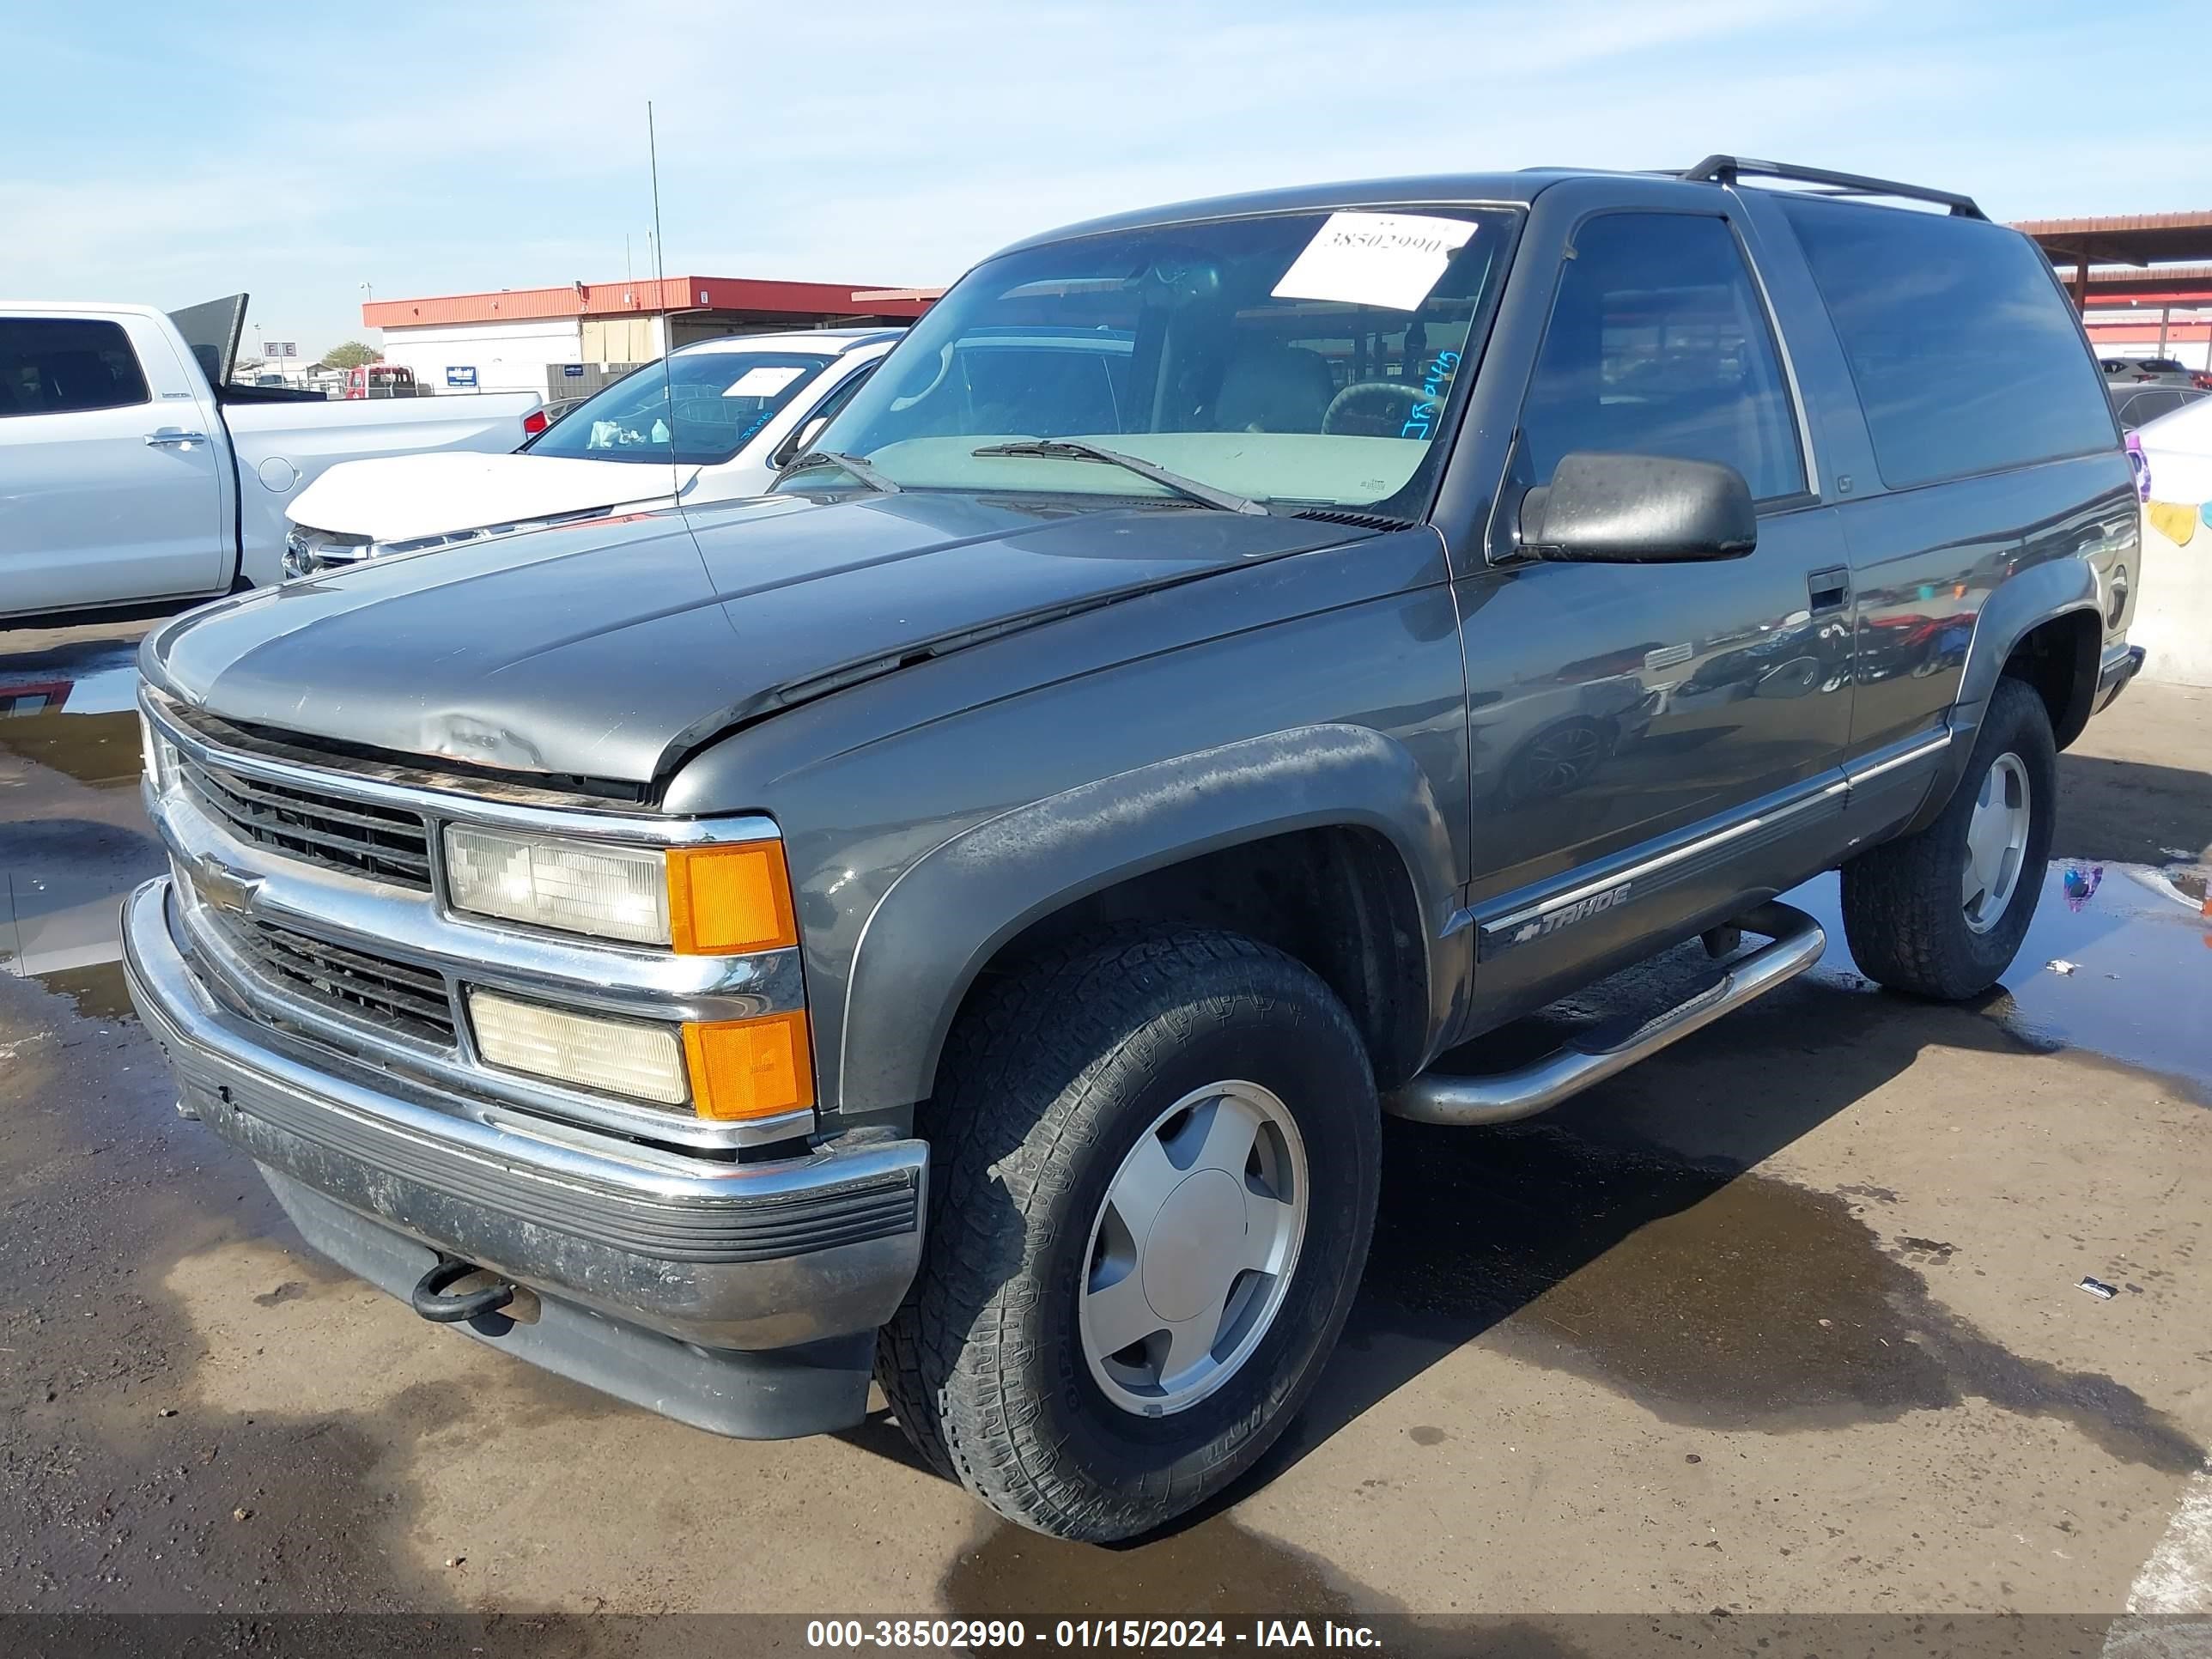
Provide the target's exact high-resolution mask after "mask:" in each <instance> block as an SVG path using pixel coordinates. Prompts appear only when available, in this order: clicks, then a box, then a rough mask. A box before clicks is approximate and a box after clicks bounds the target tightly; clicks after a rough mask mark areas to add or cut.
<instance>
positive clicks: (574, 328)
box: [384, 317, 583, 397]
mask: <svg viewBox="0 0 2212 1659" xmlns="http://www.w3.org/2000/svg"><path fill="white" fill-rule="evenodd" d="M384 360H385V361H386V362H390V363H404V364H405V365H406V366H407V367H408V368H411V369H413V370H414V371H415V383H416V385H417V386H421V387H422V389H423V390H424V391H426V392H436V393H437V394H438V395H439V396H440V397H444V396H447V395H448V394H449V393H450V394H458V393H459V392H460V391H462V390H463V388H461V387H459V386H452V385H450V384H449V383H448V381H447V371H448V370H450V369H454V368H473V369H474V370H476V374H477V384H476V389H477V391H479V392H537V393H538V395H539V396H540V397H543V396H544V395H545V370H546V368H547V367H548V366H549V365H550V364H554V363H575V362H582V361H583V331H582V328H581V326H580V324H579V322H578V319H575V318H574V317H567V318H554V319H532V320H529V321H518V322H512V323H441V324H438V325H433V326H429V327H423V328H392V327H386V329H385V330H384Z"/></svg>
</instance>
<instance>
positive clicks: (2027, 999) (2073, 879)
mask: <svg viewBox="0 0 2212 1659" xmlns="http://www.w3.org/2000/svg"><path fill="white" fill-rule="evenodd" d="M1784 897H1785V898H1786V899H1787V900H1788V901H1789V902H1790V903H1792V904H1795V905H1797V906H1798V907H1799V908H1802V909H1804V910H1807V911H1809V912H1810V913H1811V914H1812V915H1814V916H1817V917H1818V918H1820V925H1821V926H1822V927H1826V929H1827V930H1828V949H1827V952H1826V955H1825V956H1823V957H1821V958H1820V965H1819V966H1818V967H1816V968H1815V969H1814V970H1813V975H1812V976H1813V977H1814V978H1816V979H1818V980H1820V981H1824V982H1826V983H1827V984H1830V985H1836V986H1840V987H1844V988H1845V989H1849V990H1855V991H1863V992H1865V993H1866V994H1869V995H1877V996H1878V995H1880V994H1881V993H1880V992H1879V991H1877V990H1876V989H1875V987H1873V986H1872V985H1871V984H1869V982H1867V981H1865V980H1864V979H1863V978H1862V977H1861V976H1860V975H1859V973H1858V969H1857V963H1854V962H1852V960H1851V957H1850V946H1849V945H1847V944H1846V943H1845V942H1844V928H1843V921H1842V918H1841V915H1840V914H1839V912H1838V878H1836V877H1835V876H1833V875H1826V876H1822V877H1820V878H1819V879H1817V880H1814V881H1810V882H1808V883H1806V884H1804V885H1803V886H1802V887H1800V888H1798V889H1796V890H1795V891H1793V892H1790V893H1788V894H1785V895H1784ZM2207 903H2208V900H2207V896H2206V887H2205V875H2204V872H2203V871H2201V870H2196V869H2191V868H2188V867H2185V866H2176V867H2172V868H2168V869H2163V870H2161V869H2159V868H2157V867H2155V866H2149V865H2141V864H2123V863H2103V864H2100V863H2097V862H2095V861H2093V860H2080V859H2068V860H2056V861H2054V862H2053V863H2052V865H2051V869H2050V872H2049V873H2048V874H2047V875H2046V876H2045V880H2044V890H2043V896H2042V899H2041V901H2040V902H2039V904H2038V905H2037V907H2036V912H2035V921H2034V922H2033V924H2032V925H2031V926H2030V927H2029V928H2028V930H2027V939H2026V941H2025V942H2024V943H2023V944H2022V945H2021V949H2020V955H2019V956H2018V957H2016V958H2015V961H2014V963H2013V965H2012V968H2011V969H2010V970H2009V971H2008V973H2007V974H2006V975H2005V976H2004V979H2003V981H2002V985H2003V989H2002V992H2001V993H2000V994H1997V995H1996V998H1995V1000H1992V1001H1990V1002H1988V1003H1985V1004H1984V1005H1983V1006H1981V1007H1980V1009H1979V1011H1978V1012H1979V1013H1980V1014H1981V1015H1982V1017H1984V1018H1987V1019H1990V1020H1991V1021H1993V1022H1995V1023H1996V1024H1997V1025H1998V1026H2000V1027H2001V1028H2002V1030H2004V1031H2005V1032H2006V1033H2007V1034H2008V1036H2012V1037H2013V1038H2015V1040H2016V1041H2018V1042H2021V1043H2023V1044H2025V1045H2027V1047H2029V1048H2033V1049H2037V1050H2039V1051H2041V1052H2045V1053H2056V1052H2057V1051H2059V1050H2061V1049H2066V1048H2079V1049H2084V1050H2087V1052H2089V1053H2091V1054H2102V1055H2104V1056H2106V1058H2107V1059H2110V1060H2119V1061H2122V1062H2123V1063H2124V1064H2127V1065H2130V1066H2141V1067H2142V1068H2144V1069H2145V1070H2148V1071H2154V1072H2160V1073H2165V1074H2166V1075H2167V1076H2169V1077H2174V1078H2179V1079H2185V1080H2186V1081H2187V1082H2189V1083H2190V1084H2191V1085H2194V1087H2195V1088H2196V1090H2197V1094H2198V1096H2199V1097H2200V1098H2202V1099H2203V1100H2205V1101H2206V1102H2207V1103H2212V1030H2208V1028H2207V1026H2206V1024H2205V1021H2204V1018H2203V1010H2206V1009H2212V910H2208V909H2207V908H2206V906H2207ZM2053 961H2062V962H2069V963H2073V964H2074V969H2075V970H2074V972H2072V973H2070V974H2062V973H2058V972H2055V971H2053V970H2052V969H2051V968H2050V967H2049V966H2048V964H2049V963H2051V962H2053Z"/></svg>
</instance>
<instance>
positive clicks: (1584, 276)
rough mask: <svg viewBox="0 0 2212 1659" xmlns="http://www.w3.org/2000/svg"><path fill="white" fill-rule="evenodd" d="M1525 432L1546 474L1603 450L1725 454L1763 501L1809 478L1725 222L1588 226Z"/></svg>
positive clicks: (1670, 219)
mask: <svg viewBox="0 0 2212 1659" xmlns="http://www.w3.org/2000/svg"><path fill="white" fill-rule="evenodd" d="M1521 435H1522V455H1523V459H1524V460H1525V461H1526V463H1527V465H1528V467H1529V468H1530V469H1531V476H1532V482H1534V483H1547V482H1548V481H1549V480H1550V478H1551V476H1552V471H1553V468H1555V467H1556V466H1558V465H1559V461H1560V459H1561V458H1562V457H1563V456H1565V455H1568V454H1571V453H1574V452H1576V451H1577V450H1599V451H1611V452H1615V453H1628V454H1642V455H1666V456H1671V457H1674V459H1679V460H1689V461H1719V462H1723V463H1724V464H1726V465H1729V466H1732V467H1734V468H1735V470H1736V471H1738V472H1740V473H1741V474H1742V475H1743V478H1744V482H1745V483H1747V484H1748V485H1749V486H1750V487H1751V493H1752V495H1753V497H1754V498H1756V499H1758V500H1761V501H1767V500H1772V499H1774V498H1775V497H1778V496H1784V495H1796V494H1798V493H1799V492H1801V491H1802V490H1803V489H1804V488H1805V467H1804V458H1803V455H1802V451H1801V450H1800V447H1799V445H1798V442H1797V433H1796V422H1794V421H1793V420H1792V419H1791V416H1790V398H1789V393H1788V390H1787V386H1786V383H1785V382H1784V378H1783V374H1782V364H1781V360H1780V356H1779V354H1778V352H1777V351H1776V349H1775V345H1774V337H1773V334H1772V332H1771V330H1770V329H1769V328H1768V326H1767V321H1766V313H1765V307H1763V306H1762V305H1761V303H1760V301H1759V292H1758V290H1757V289H1755V288H1754V287H1753V285H1752V281H1751V273H1750V270H1748V269H1747V267H1746V265H1745V264H1744V259H1743V254H1742V252H1741V250H1740V249H1739V248H1738V247H1737V246H1736V240H1735V236H1734V235H1733V234H1730V232H1729V228H1728V226H1727V224H1726V223H1725V222H1723V221H1721V220H1719V219H1711V218H1703V217H1699V216H1692V215H1688V214H1674V213H1615V214H1607V215H1605V216H1602V217H1601V218H1597V219H1593V220H1591V221H1590V222H1589V223H1588V224H1586V225H1585V226H1583V228H1582V229H1581V231H1580V232H1578V233H1577V235H1576V237H1575V257H1574V258H1571V259H1570V260H1568V261H1567V262H1566V264H1565V268H1564V270H1562V272H1561V274H1560V277H1559V294H1558V296H1557V297H1556V298H1555V299H1554V300H1553V305H1552V319H1551V322H1550V324H1549V325H1547V328H1546V330H1545V332H1544V345H1543V349H1542V350H1541V353H1540V354H1539V355H1538V357H1537V360H1536V370H1535V374H1534V377H1533V378H1532V379H1531V380H1530V382H1529V386H1528V401H1527V403H1526V404H1525V405H1524V406H1523V407H1522V412H1521Z"/></svg>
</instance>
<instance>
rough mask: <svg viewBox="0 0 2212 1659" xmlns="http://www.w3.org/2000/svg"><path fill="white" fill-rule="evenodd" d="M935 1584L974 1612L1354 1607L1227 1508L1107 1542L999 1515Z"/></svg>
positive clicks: (1322, 1613) (1295, 1613) (1325, 1614)
mask: <svg viewBox="0 0 2212 1659" xmlns="http://www.w3.org/2000/svg"><path fill="white" fill-rule="evenodd" d="M939 1590H940V1593H941V1594H942V1595H944V1597H945V1606H946V1607H947V1608H948V1609H949V1610H950V1611H951V1613H952V1614H953V1615H954V1616H955V1617H957V1618H968V1619H992V1618H1005V1617H1006V1616H1007V1615H1009V1614H1024V1615H1029V1614H1042V1615H1045V1616H1048V1617H1050V1618H1054V1619H1122V1618H1127V1616H1129V1614H1130V1613H1132V1612H1133V1611H1137V1610H1144V1611H1148V1612H1152V1613H1165V1614H1170V1615H1171V1616H1173V1617H1175V1618H1177V1619H1208V1620H1211V1619H1229V1618H1239V1617H1248V1616H1254V1615H1264V1616H1267V1617H1269V1618H1303V1619H1309V1620H1311V1619H1321V1618H1331V1619H1337V1620H1348V1619H1350V1618H1351V1616H1352V1612H1353V1610H1354V1607H1355V1600H1354V1597H1353V1596H1352V1595H1351V1594H1348V1593H1347V1592H1346V1591H1345V1590H1344V1589H1340V1588H1338V1587H1337V1586H1336V1585H1334V1583H1331V1582H1329V1581H1328V1579H1327V1578H1325V1577H1323V1576H1322V1571H1321V1569H1320V1568H1319V1567H1318V1566H1317V1565H1316V1564H1315V1563H1313V1562H1311V1561H1310V1560H1308V1559H1306V1558H1305V1557H1304V1556H1303V1555H1300V1554H1299V1553H1297V1551H1295V1550H1291V1549H1286V1548H1285V1547H1283V1546H1282V1545H1279V1544H1275V1543H1271V1542H1269V1541H1267V1540H1266V1539H1264V1538H1261V1537H1259V1536H1257V1535H1256V1534H1253V1533H1249V1532H1247V1531H1245V1530H1244V1528H1242V1527H1239V1526H1238V1525H1237V1524H1236V1522H1233V1521H1231V1520H1230V1519H1229V1518H1228V1517H1227V1516H1223V1515H1216V1516H1212V1517H1211V1518H1209V1519H1207V1520H1205V1521H1201V1522H1199V1523H1198V1524H1197V1525H1196V1526H1194V1527H1189V1528H1185V1529H1184V1530H1183V1531H1181V1532H1178V1533H1174V1534H1170V1535H1168V1536H1166V1537H1163V1538H1156V1539H1153V1540H1152V1541H1150V1542H1147V1543H1141V1544H1133V1545H1127V1546H1123V1547H1119V1548H1108V1549H1102V1548H1100V1547H1097V1545H1093V1544H1070V1543H1066V1542H1064V1541H1061V1540H1060V1539H1056V1538H1046V1537H1043V1536H1042V1535H1040V1534H1036V1533H1032V1532H1029V1531H1027V1530H1025V1529H1024V1528H1020V1527H1014V1526H1009V1525H1007V1524H1006V1523H1005V1522H993V1523H992V1527H991V1530H990V1532H989V1534H987V1536H986V1537H985V1538H984V1539H983V1541H982V1542H981V1543H980V1544H978V1545H974V1546H971V1547H969V1548H967V1549H964V1550H963V1551H962V1552H961V1553H960V1559H958V1560H957V1561H956V1562H954V1563H953V1565H952V1567H951V1571H948V1572H947V1573H946V1574H945V1578H944V1582H943V1583H941V1584H940V1585H939ZM1356 1605H1357V1607H1358V1609H1359V1610H1361V1611H1362V1612H1364V1613H1370V1614H1371V1613H1376V1611H1378V1608H1377V1607H1376V1597H1375V1596H1374V1595H1372V1594H1371V1593H1370V1592H1368V1591H1364V1590H1362V1591H1360V1592H1358V1597H1357V1603H1356Z"/></svg>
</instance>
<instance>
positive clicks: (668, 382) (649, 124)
mask: <svg viewBox="0 0 2212 1659" xmlns="http://www.w3.org/2000/svg"><path fill="white" fill-rule="evenodd" d="M645 158H646V166H647V168H648V169H649V170H650V171H651V173H652V174H653V297H654V301H655V303H656V304H657V305H658V306H659V311H660V404H661V410H662V417H661V418H662V420H663V421H664V422H665V424H666V425H667V428H668V496H669V500H670V501H671V502H672V503H674V504H675V505H676V507H678V510H679V511H680V510H681V508H682V506H683V503H682V501H680V500H679V499H678V497H679V496H680V495H682V493H683V488H682V475H681V474H680V473H679V472H678V470H677V465H676V376H675V372H674V371H673V370H672V369H671V368H669V366H668V356H669V354H670V352H671V351H673V350H674V349H675V347H676V338H675V329H674V327H673V325H671V322H670V319H669V314H668V243H667V240H666V239H665V237H663V236H662V235H661V234H660V146H659V143H658V142H657V140H656V139H655V137H654V136H653V100H652V99H650V98H648V99H647V100H645Z"/></svg>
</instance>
